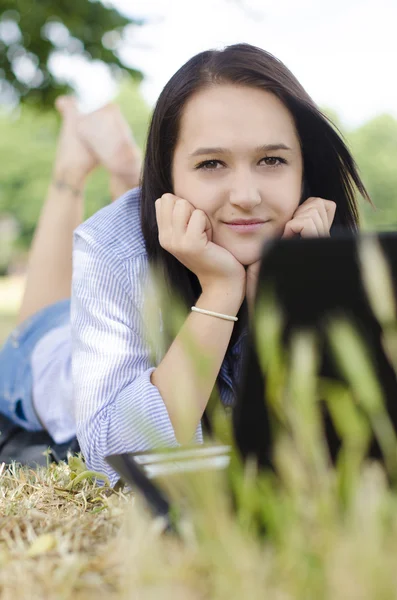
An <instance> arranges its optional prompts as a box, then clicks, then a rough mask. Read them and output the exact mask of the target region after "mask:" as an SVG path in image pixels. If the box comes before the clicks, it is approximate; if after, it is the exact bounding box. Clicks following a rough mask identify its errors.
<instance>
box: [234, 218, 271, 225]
mask: <svg viewBox="0 0 397 600" xmlns="http://www.w3.org/2000/svg"><path fill="white" fill-rule="evenodd" d="M225 222H226V225H259V224H262V223H264V222H265V221H262V219H236V220H235V221H225Z"/></svg>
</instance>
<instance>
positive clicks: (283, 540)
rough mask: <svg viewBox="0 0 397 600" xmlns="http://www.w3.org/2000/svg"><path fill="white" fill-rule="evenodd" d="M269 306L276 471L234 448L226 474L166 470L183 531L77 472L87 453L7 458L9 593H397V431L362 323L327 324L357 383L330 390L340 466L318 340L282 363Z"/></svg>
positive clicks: (370, 596) (3, 514)
mask: <svg viewBox="0 0 397 600" xmlns="http://www.w3.org/2000/svg"><path fill="white" fill-rule="evenodd" d="M379 273H380V269H371V274H375V275H376V276H378V275H379ZM377 274H378V275H377ZM371 277H372V275H371ZM371 285H372V286H373V290H375V291H376V292H377V295H376V298H381V299H382V302H381V303H378V304H377V306H375V312H376V314H377V316H378V317H379V320H380V322H381V323H382V325H383V327H384V335H385V343H387V347H388V348H391V349H395V348H396V347H397V331H396V318H395V308H394V305H393V303H392V302H389V303H387V302H385V301H384V300H385V298H387V290H386V287H385V282H384V281H383V282H382V281H381V280H380V279H379V277H378V279H377V280H376V281H372V282H369V283H368V286H369V288H370V287H371ZM369 295H371V294H369ZM376 302H377V300H375V303H376ZM392 316H393V319H392V318H391V317H392ZM260 317H261V319H262V321H259V324H260V326H261V327H262V329H261V333H263V335H262V336H261V337H262V345H261V346H260V348H259V349H260V359H261V364H262V365H263V368H264V369H265V370H266V371H267V375H268V380H269V382H270V383H269V385H271V397H270V401H269V407H270V410H271V411H274V414H276V413H277V415H278V416H279V417H280V422H283V423H284V424H285V427H284V428H282V429H280V435H279V436H278V439H277V442H276V446H275V453H274V456H275V473H274V474H272V473H269V472H267V473H264V474H261V475H258V473H257V472H256V470H255V468H254V465H252V464H251V463H247V464H246V465H245V466H243V465H241V463H240V461H239V460H238V457H237V456H236V455H233V459H232V463H231V466H230V468H229V469H228V470H226V471H225V472H222V473H217V474H214V473H199V474H195V475H194V474H190V475H178V476H175V477H174V478H169V479H168V480H167V482H163V484H164V485H165V486H166V488H167V491H168V492H169V494H170V495H171V497H172V499H173V502H174V504H175V505H176V507H177V509H178V512H179V514H180V515H181V521H180V524H181V525H180V536H179V537H175V536H171V535H165V534H164V533H163V526H162V523H161V522H160V521H158V520H153V519H151V518H150V516H149V515H148V513H147V511H146V509H145V507H144V506H143V504H142V502H141V499H140V497H139V495H135V494H134V493H132V492H128V491H125V492H122V491H118V492H116V491H115V490H112V489H110V488H108V487H107V486H106V485H105V486H104V487H99V486H98V485H96V483H95V482H93V481H91V480H90V479H83V480H81V481H80V480H79V479H77V477H76V475H77V474H78V473H79V472H80V471H81V469H83V468H84V465H83V464H82V463H81V462H79V461H76V460H75V461H70V462H69V464H66V463H62V464H60V465H53V464H51V465H49V466H48V467H47V468H39V469H37V470H31V469H28V468H21V467H18V466H16V465H11V466H10V467H9V468H6V467H5V466H4V467H1V466H0V597H1V598H2V600H3V599H4V600H22V599H23V600H25V599H26V598H29V600H36V599H37V600H39V599H40V600H41V599H43V598H46V599H47V598H48V599H54V600H55V599H56V600H58V599H62V600H69V599H70V600H71V599H72V598H73V599H74V600H75V599H77V600H80V599H81V600H83V599H84V600H86V599H87V600H90V599H91V598H92V599H95V600H98V599H99V600H100V599H101V598H107V599H110V600H112V599H117V600H119V599H120V600H121V599H131V600H132V599H134V600H135V599H136V600H152V599H153V600H154V599H156V600H157V599H158V598H161V600H171V599H172V600H179V599H180V600H207V599H208V600H241V599H242V598H244V597H247V598H250V600H263V598H271V600H319V599H321V600H339V599H349V600H394V599H397V569H396V568H395V560H396V559H395V557H396V556H397V494H396V489H395V483H394V484H390V483H389V481H390V480H391V481H394V482H396V481H397V479H396V475H397V472H396V460H395V458H396V457H397V441H396V438H395V435H394V433H393V431H391V429H390V423H389V422H388V420H387V419H388V415H387V414H386V413H385V411H384V406H383V404H382V400H381V398H380V397H379V393H378V392H379V390H378V385H377V381H376V379H375V378H374V377H373V375H372V374H371V365H369V363H368V360H367V359H368V356H367V354H366V352H365V349H364V348H363V346H362V345H360V343H358V342H359V338H358V337H357V335H356V333H357V332H355V331H354V330H353V329H352V328H351V327H350V325H349V324H348V323H343V322H342V321H340V322H337V323H334V324H333V326H332V327H331V329H330V336H331V338H332V347H333V351H334V353H335V356H336V357H337V359H338V360H339V362H340V364H341V368H342V369H343V371H344V373H345V375H346V379H347V382H348V385H346V386H345V387H343V388H342V387H339V388H338V389H336V388H335V389H333V390H331V391H330V392H329V398H327V402H329V403H330V407H331V405H332V411H331V412H332V418H333V419H334V424H335V427H336V428H337V429H338V431H339V433H340V435H341V437H342V440H343V445H342V451H341V459H340V460H339V462H338V463H337V465H336V466H335V467H334V466H332V465H331V463H330V461H329V459H328V457H327V448H326V446H325V441H324V436H323V435H322V431H321V427H320V419H319V413H318V411H319V403H318V402H317V400H318V393H319V385H320V384H321V383H322V382H321V381H319V379H318V377H317V371H316V368H317V357H316V344H315V339H314V337H313V335H312V333H308V332H305V333H301V334H298V335H297V337H295V338H294V339H293V340H292V343H291V346H290V353H289V357H288V361H286V357H283V355H282V353H281V346H280V336H279V333H280V330H279V326H280V323H279V321H278V319H277V318H276V317H277V311H276V309H275V307H274V306H270V305H268V306H267V307H265V310H264V311H263V312H262V314H261V315H260ZM269 317H270V318H269ZM6 321H7V319H6ZM7 326H8V325H7V324H6V327H7ZM393 358H394V356H393ZM394 362H395V363H396V361H394ZM331 392H332V393H331ZM285 401H286V402H285ZM283 407H284V408H283ZM216 424H217V427H216V429H217V432H218V437H219V439H220V441H223V442H228V441H230V435H231V432H230V423H229V422H228V421H227V420H226V417H225V415H224V414H223V413H222V414H219V415H218V421H217V422H216ZM369 434H375V436H380V438H382V439H381V442H382V443H381V448H382V452H383V454H384V456H385V458H386V460H385V466H381V465H380V464H379V463H376V462H373V461H370V460H368V459H366V458H365V449H366V443H367V441H368V436H369Z"/></svg>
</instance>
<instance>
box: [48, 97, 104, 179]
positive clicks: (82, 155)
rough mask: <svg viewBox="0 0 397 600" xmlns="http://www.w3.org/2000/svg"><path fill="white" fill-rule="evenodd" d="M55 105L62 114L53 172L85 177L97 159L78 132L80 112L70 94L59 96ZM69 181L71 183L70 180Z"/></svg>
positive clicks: (96, 162) (94, 165)
mask: <svg viewBox="0 0 397 600" xmlns="http://www.w3.org/2000/svg"><path fill="white" fill-rule="evenodd" d="M55 106H56V108H57V110H58V112H59V113H60V114H61V115H62V126H61V131H60V133H59V137H58V146H57V153H56V157H55V167H54V170H55V173H56V174H57V175H59V176H66V177H68V178H72V177H76V178H83V179H85V177H86V176H87V175H88V174H89V173H90V171H92V170H93V169H94V168H95V167H96V166H97V165H98V159H97V158H96V156H95V155H94V154H93V153H92V152H91V150H90V148H89V147H88V146H87V145H86V144H85V143H84V142H83V141H82V140H81V138H80V136H79V134H78V131H77V124H78V121H79V117H80V114H79V111H78V109H77V105H76V100H75V99H74V98H73V97H72V96H59V98H57V100H56V102H55ZM70 183H71V184H73V182H72V181H71V182H70ZM78 183H80V182H79V181H76V184H78Z"/></svg>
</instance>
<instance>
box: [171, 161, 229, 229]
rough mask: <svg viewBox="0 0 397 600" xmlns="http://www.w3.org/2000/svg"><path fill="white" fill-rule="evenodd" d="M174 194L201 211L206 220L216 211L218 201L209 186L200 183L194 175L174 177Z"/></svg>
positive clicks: (176, 174) (176, 175)
mask: <svg viewBox="0 0 397 600" xmlns="http://www.w3.org/2000/svg"><path fill="white" fill-rule="evenodd" d="M173 187H174V194H175V195H176V196H179V197H180V198H183V199H184V200H187V201H188V202H190V204H192V205H193V206H194V208H198V209H199V210H203V211H204V212H205V213H206V214H207V216H208V218H210V219H211V216H212V215H214V213H215V212H216V211H217V209H218V208H219V206H220V200H219V197H218V195H217V194H216V192H215V191H214V189H211V186H208V185H205V184H204V183H202V182H200V181H199V180H198V178H197V176H196V174H195V173H183V174H180V175H179V176H178V173H177V172H176V173H175V177H174V186H173ZM212 187H213V186H212Z"/></svg>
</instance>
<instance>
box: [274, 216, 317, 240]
mask: <svg viewBox="0 0 397 600" xmlns="http://www.w3.org/2000/svg"><path fill="white" fill-rule="evenodd" d="M298 235H300V236H301V237H305V238H306V237H320V236H319V233H318V230H317V227H316V225H315V223H314V221H313V220H312V219H311V218H303V217H302V218H295V219H292V221H288V223H287V224H286V226H285V228H284V233H283V236H282V237H283V238H292V237H296V236H298Z"/></svg>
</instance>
